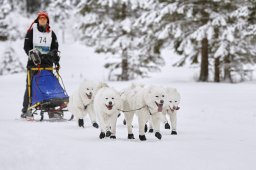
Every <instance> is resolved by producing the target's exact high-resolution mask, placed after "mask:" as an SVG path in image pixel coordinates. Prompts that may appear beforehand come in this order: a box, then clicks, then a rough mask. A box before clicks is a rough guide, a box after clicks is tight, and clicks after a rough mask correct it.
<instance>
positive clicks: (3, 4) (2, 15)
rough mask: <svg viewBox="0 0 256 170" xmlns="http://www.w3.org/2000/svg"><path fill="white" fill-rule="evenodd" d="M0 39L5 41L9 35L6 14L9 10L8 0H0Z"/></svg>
mask: <svg viewBox="0 0 256 170" xmlns="http://www.w3.org/2000/svg"><path fill="white" fill-rule="evenodd" d="M0 11H1V12H0V41H6V40H7V39H8V36H9V32H8V22H7V20H6V18H7V15H8V14H9V13H10V12H11V4H10V3H9V1H8V0H0Z"/></svg>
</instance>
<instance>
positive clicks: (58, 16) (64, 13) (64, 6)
mask: <svg viewBox="0 0 256 170" xmlns="http://www.w3.org/2000/svg"><path fill="white" fill-rule="evenodd" d="M73 10H74V6H73V2H72V0H52V1H50V3H49V6H48V7H47V11H48V13H49V15H50V16H51V17H52V18H53V20H54V22H56V23H58V25H59V26H60V29H61V30H62V42H63V43H65V32H66V29H67V27H68V24H69V19H70V18H71V16H72V14H73V13H74V12H73Z"/></svg>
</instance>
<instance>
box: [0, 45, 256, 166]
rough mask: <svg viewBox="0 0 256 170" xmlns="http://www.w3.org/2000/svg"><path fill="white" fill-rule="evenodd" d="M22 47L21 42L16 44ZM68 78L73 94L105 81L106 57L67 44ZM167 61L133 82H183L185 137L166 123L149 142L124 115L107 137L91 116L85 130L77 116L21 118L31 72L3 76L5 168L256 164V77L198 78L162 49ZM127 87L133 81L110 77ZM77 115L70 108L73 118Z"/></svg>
mask: <svg viewBox="0 0 256 170" xmlns="http://www.w3.org/2000/svg"><path fill="white" fill-rule="evenodd" d="M13 45H14V46H16V48H17V50H16V52H17V53H18V54H19V55H20V56H22V60H23V62H25V61H26V56H25V54H24V52H23V51H22V47H23V46H22V45H23V44H22V42H16V43H14V44H13ZM60 50H61V51H62V53H61V54H62V58H61V72H60V73H61V76H62V78H63V80H64V83H65V86H66V89H67V92H68V93H69V94H71V93H72V92H73V91H74V90H75V89H76V88H77V87H78V85H79V83H80V82H81V81H82V79H84V78H86V79H89V80H95V81H106V80H107V71H106V70H105V69H104V68H103V65H104V63H105V59H106V57H107V56H106V55H103V54H100V55H99V54H95V53H94V52H93V50H92V49H91V48H87V47H85V46H84V45H81V44H79V43H71V42H70V43H67V44H61V45H60ZM163 54H164V58H165V60H166V63H167V64H166V66H165V67H163V68H162V72H161V73H154V74H151V75H152V77H151V78H148V79H140V80H134V81H132V82H139V83H146V84H158V85H163V86H172V87H176V88H177V89H178V90H179V91H180V93H181V97H182V100H181V105H180V107H181V109H180V111H179V112H178V124H177V125H178V135H177V136H172V135H170V130H165V129H163V126H162V128H161V130H162V135H163V138H162V140H160V141H159V140H158V139H156V138H155V137H154V135H153V134H149V133H147V134H146V137H147V139H148V140H147V141H145V142H141V141H139V139H138V124H137V121H136V120H135V121H134V122H133V125H134V134H135V138H136V139H135V140H128V139H127V129H126V127H125V126H124V125H122V120H123V115H122V116H121V118H119V119H118V124H117V139H116V140H110V139H103V140H100V139H99V138H98V136H99V129H95V128H93V127H92V126H91V125H90V121H89V118H88V117H86V119H85V125H86V126H85V128H84V129H83V128H79V127H78V126H77V122H76V121H71V122H55V123H54V122H52V123H50V122H27V121H23V120H20V119H19V116H20V110H21V106H22V100H23V93H24V89H25V77H26V75H25V73H20V74H15V75H7V76H1V77H0V89H1V92H0V103H1V117H0V169H3V170H33V169H37V170H41V169H42V170H45V169H54V170H58V169H60V170H70V169H75V170H87V169H88V170H102V169H111V170H120V169H122V170H131V169H134V170H136V169H140V170H141V169H148V170H156V169H175V170H179V169H184V170H185V169H186V170H187V169H197V170H216V169H218V170H222V169H223V170H227V169H232V170H236V169H237V170H241V169H254V168H255V163H254V162H255V156H256V136H255V134H256V108H255V107H254V104H255V99H256V97H255V96H256V86H255V83H256V79H255V77H254V79H253V81H251V82H246V83H239V84H228V83H227V84H226V83H221V84H218V83H198V82H194V80H193V76H194V74H196V73H198V70H197V69H193V68H188V67H183V68H173V67H171V63H173V61H174V60H178V58H177V57H175V55H174V54H172V53H171V52H170V51H163ZM107 83H108V84H109V85H110V86H112V87H114V88H116V89H117V90H120V89H122V88H125V87H127V86H128V85H129V84H130V83H131V82H107ZM69 116H70V114H69V113H67V114H66V117H69Z"/></svg>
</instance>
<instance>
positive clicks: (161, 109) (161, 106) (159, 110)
mask: <svg viewBox="0 0 256 170" xmlns="http://www.w3.org/2000/svg"><path fill="white" fill-rule="evenodd" d="M157 111H158V112H162V111H163V105H162V104H159V105H158V109H157Z"/></svg>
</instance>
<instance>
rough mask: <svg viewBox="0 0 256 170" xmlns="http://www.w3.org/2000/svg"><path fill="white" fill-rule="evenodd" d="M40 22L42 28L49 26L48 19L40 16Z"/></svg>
mask: <svg viewBox="0 0 256 170" xmlns="http://www.w3.org/2000/svg"><path fill="white" fill-rule="evenodd" d="M38 22H39V25H40V26H46V24H47V18H46V17H45V16H40V17H39V18H38Z"/></svg>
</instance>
